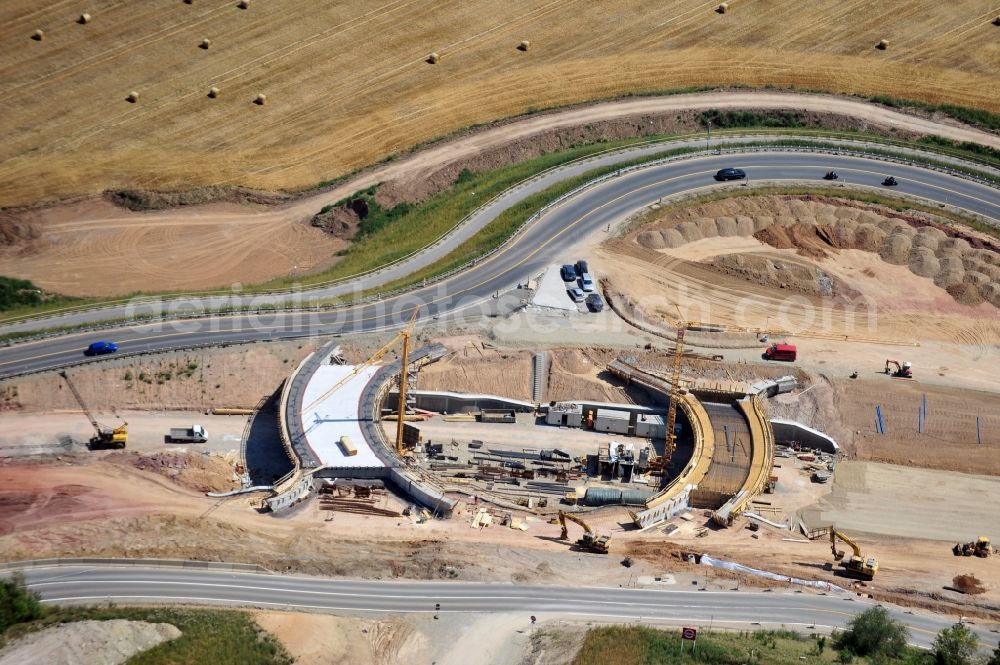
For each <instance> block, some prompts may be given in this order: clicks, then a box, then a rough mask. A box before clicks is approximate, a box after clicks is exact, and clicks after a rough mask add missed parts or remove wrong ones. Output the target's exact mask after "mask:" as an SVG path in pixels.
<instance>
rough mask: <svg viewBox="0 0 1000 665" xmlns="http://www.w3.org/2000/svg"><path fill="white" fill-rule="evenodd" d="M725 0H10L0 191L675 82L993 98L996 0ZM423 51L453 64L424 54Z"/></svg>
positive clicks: (298, 160) (138, 182) (365, 155)
mask: <svg viewBox="0 0 1000 665" xmlns="http://www.w3.org/2000/svg"><path fill="white" fill-rule="evenodd" d="M716 6H717V3H716V2H714V1H713V2H697V3H689V2H683V1H682V0H670V1H668V2H651V1H649V0H613V1H610V2H603V3H600V4H599V5H596V4H593V3H584V2H580V0H552V1H549V2H544V3H534V2H528V1H527V0H511V1H510V2H505V3H493V2H487V1H486V0H467V1H463V2H437V3H426V2H416V0H394V1H392V2H382V3H380V4H378V5H374V4H373V3H365V2H358V1H356V0H350V1H348V2H342V3H332V4H331V3H319V2H294V1H293V0H271V1H269V2H261V3H252V4H251V5H250V6H249V8H248V9H246V10H241V9H239V8H237V6H236V3H235V2H230V1H229V0H198V2H195V3H193V4H190V5H189V4H186V3H182V2H172V3H122V2H119V1H116V0H94V1H93V2H91V3H89V5H88V6H87V8H86V11H88V12H89V13H90V14H91V16H92V19H91V21H90V22H89V23H87V24H85V25H83V24H79V23H76V19H77V18H78V16H79V8H78V7H77V6H76V5H73V4H71V3H67V2H54V3H47V4H46V6H44V7H40V6H39V5H38V3H36V2H32V1H30V0H11V1H9V2H5V3H3V5H2V7H0V46H2V49H0V52H2V53H3V54H4V55H3V57H2V58H0V81H2V82H3V85H4V88H5V95H4V99H3V100H2V101H0V164H2V166H0V205H3V206H11V205H21V204H28V203H33V202H37V201H39V200H43V199H52V198H61V197H66V196H69V195H74V194H92V193H96V192H99V191H101V190H104V189H108V188H115V187H122V186H139V187H147V188H154V189H167V190H169V189H182V188H183V189H186V188H190V187H195V186H199V185H216V184H227V183H236V184H243V185H248V186H251V187H257V188H263V189H295V188H302V187H306V186H309V185H313V184H315V183H317V182H319V181H321V180H324V179H328V178H333V177H336V176H338V175H342V174H344V173H346V172H349V171H351V170H352V169H355V168H358V167H361V166H364V165H366V164H369V163H371V162H374V161H376V160H378V159H379V158H381V157H384V156H386V155H389V154H392V153H395V152H398V151H400V150H404V149H406V148H408V147H411V146H413V145H415V144H417V143H419V142H421V141H426V140H428V139H431V138H434V137H438V136H441V135H444V134H447V133H448V132H451V131H454V130H458V129H460V128H462V127H465V126H468V125H471V124H474V123H479V122H485V121H489V120H493V119H496V118H500V117H504V116H509V115H513V114H517V113H522V112H525V111H528V110H529V109H531V108H542V107H547V106H551V105H556V104H566V103H572V102H580V101H585V100H588V99H594V98H598V97H606V96H612V95H620V94H625V93H628V92H633V91H652V90H662V89H667V88H678V87H684V86H702V85H721V86H732V85H746V86H754V87H763V86H767V85H774V86H781V87H785V86H796V87H799V88H808V89H825V90H830V91H834V92H851V93H860V94H864V95H872V94H886V95H895V96H900V97H907V98H918V99H922V100H926V101H930V102H949V103H957V104H962V105H966V106H975V107H980V108H983V109H988V110H993V111H996V110H998V109H1000V102H998V101H997V98H996V96H995V95H994V94H993V93H990V92H989V91H990V90H996V89H997V87H998V83H1000V80H998V79H1000V77H998V75H997V73H996V67H995V65H996V63H997V62H998V60H1000V45H998V42H997V40H996V31H997V30H998V28H997V27H996V26H993V25H991V23H990V21H991V20H992V18H994V14H995V13H996V8H992V9H991V10H990V11H987V9H989V8H987V7H986V6H984V3H982V2H981V1H980V0H956V1H955V2H950V3H938V2H931V1H930V0H906V1H903V2H897V3H892V5H891V6H889V5H884V4H880V3H875V2H873V1H872V0H861V1H854V2H846V3H834V4H829V3H827V4H823V5H822V6H817V5H815V4H814V3H796V4H790V3H785V2H778V0H756V1H750V0H746V1H744V2H736V3H731V5H730V11H729V12H728V13H726V14H725V15H720V14H717V13H715V11H714V8H715V7H716ZM36 29H41V30H43V31H44V33H45V34H44V39H42V40H40V41H35V40H32V39H31V35H32V33H33V31H34V30H36ZM203 39H209V40H211V44H210V47H209V48H207V49H203V48H199V44H200V43H201V41H202V40H203ZM879 39H887V40H889V43H890V46H889V48H888V49H887V50H885V51H880V50H877V49H876V48H874V45H875V44H876V43H877V42H878V40H879ZM521 40H530V42H531V46H530V49H528V50H527V51H519V50H517V49H516V46H517V45H518V43H519V42H520V41H521ZM430 52H437V53H439V54H440V55H441V60H440V62H438V63H437V64H435V65H430V64H427V63H426V62H425V61H424V60H425V58H426V57H427V54H428V53H430ZM212 86H215V87H218V88H219V89H220V91H221V92H220V95H219V97H218V98H216V99H210V98H208V96H207V93H208V90H209V88H210V87H212ZM130 91H136V92H138V93H139V95H140V97H139V100H138V103H128V102H127V101H126V100H125V98H126V96H127V95H128V94H129V92H130ZM258 93H264V94H265V95H266V96H267V103H266V104H264V105H255V104H254V103H253V99H254V97H255V96H256V95H257V94H258Z"/></svg>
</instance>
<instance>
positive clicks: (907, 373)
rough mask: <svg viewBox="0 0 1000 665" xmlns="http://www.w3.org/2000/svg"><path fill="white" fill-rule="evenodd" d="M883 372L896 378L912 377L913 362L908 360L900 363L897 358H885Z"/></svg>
mask: <svg viewBox="0 0 1000 665" xmlns="http://www.w3.org/2000/svg"><path fill="white" fill-rule="evenodd" d="M893 367H895V369H893ZM885 373H886V374H888V375H889V376H892V377H893V378H896V379H912V378H913V364H912V363H909V362H903V363H900V362H899V361H898V360H886V361H885Z"/></svg>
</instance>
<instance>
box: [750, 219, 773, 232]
mask: <svg viewBox="0 0 1000 665" xmlns="http://www.w3.org/2000/svg"><path fill="white" fill-rule="evenodd" d="M773 225H774V217H771V216H770V215H757V216H756V217H754V218H753V228H754V233H756V232H757V231H763V230H764V229H766V228H767V227H769V226H773Z"/></svg>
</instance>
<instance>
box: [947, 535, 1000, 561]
mask: <svg viewBox="0 0 1000 665" xmlns="http://www.w3.org/2000/svg"><path fill="white" fill-rule="evenodd" d="M951 551H952V553H953V554H954V555H955V556H978V557H979V558H981V559H985V558H986V557H989V556H992V555H993V554H996V553H997V550H996V549H994V547H993V545H991V544H990V539H989V538H987V537H986V536H979V538H978V539H977V540H974V541H972V542H970V543H957V544H956V545H955V546H954V547H953V548H951Z"/></svg>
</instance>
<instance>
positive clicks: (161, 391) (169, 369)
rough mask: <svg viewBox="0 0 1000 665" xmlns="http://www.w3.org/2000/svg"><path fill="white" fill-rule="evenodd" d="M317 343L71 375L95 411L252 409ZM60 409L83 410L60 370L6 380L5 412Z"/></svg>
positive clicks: (0, 386)
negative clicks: (60, 374)
mask: <svg viewBox="0 0 1000 665" xmlns="http://www.w3.org/2000/svg"><path fill="white" fill-rule="evenodd" d="M319 345H321V343H320V341H319V340H314V339H305V340H299V341H295V342H277V343H268V344H250V345H242V346H238V347H234V348H206V349H200V350H195V351H178V352H171V353H165V354H157V355H152V356H148V357H145V356H143V357H137V358H121V359H109V360H107V361H102V362H100V363H93V364H89V365H85V366H83V367H79V368H75V369H73V370H70V376H71V377H72V379H73V382H74V384H75V385H76V386H77V388H78V389H79V391H80V393H81V394H82V395H83V398H84V400H85V401H86V402H87V404H88V405H89V406H90V408H91V409H93V410H94V411H97V412H105V413H107V412H112V413H113V412H116V411H125V410H129V409H151V410H157V411H162V410H166V411H172V410H187V411H199V410H200V411H204V410H205V409H210V408H213V407H253V406H255V405H256V404H257V403H258V402H259V401H260V400H261V399H262V398H265V397H268V396H270V395H271V394H272V393H273V392H274V391H276V390H277V389H278V388H279V386H280V385H281V382H282V381H283V380H284V379H285V378H287V377H288V375H289V374H291V372H292V370H294V369H295V367H296V366H297V365H298V364H299V362H300V361H301V360H302V359H303V358H304V357H305V356H306V355H308V354H309V353H311V352H312V351H313V350H315V349H316V348H318V346H319ZM348 346H349V345H346V344H345V352H346V350H347V347H348ZM361 348H366V347H365V346H364V344H363V343H362V345H361ZM364 357H366V356H362V358H364ZM60 409H72V410H74V411H76V410H78V409H79V405H78V404H77V402H76V400H75V399H74V398H73V394H72V393H71V392H70V391H69V388H67V387H66V382H65V381H64V380H63V378H62V377H61V376H59V374H58V373H56V372H46V373H42V374H33V375H30V376H26V377H20V378H16V379H9V380H6V381H0V415H2V414H3V413H4V412H24V413H31V412H39V411H53V410H60Z"/></svg>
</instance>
